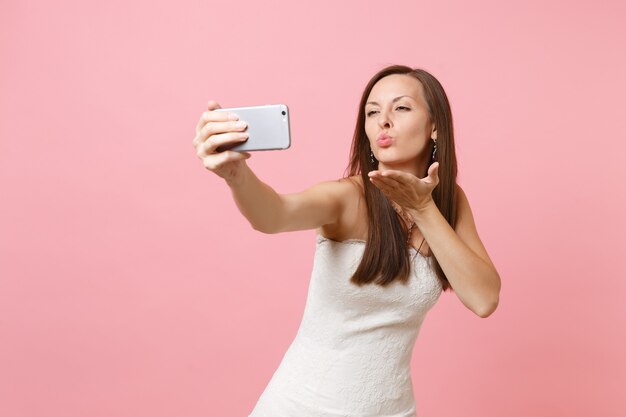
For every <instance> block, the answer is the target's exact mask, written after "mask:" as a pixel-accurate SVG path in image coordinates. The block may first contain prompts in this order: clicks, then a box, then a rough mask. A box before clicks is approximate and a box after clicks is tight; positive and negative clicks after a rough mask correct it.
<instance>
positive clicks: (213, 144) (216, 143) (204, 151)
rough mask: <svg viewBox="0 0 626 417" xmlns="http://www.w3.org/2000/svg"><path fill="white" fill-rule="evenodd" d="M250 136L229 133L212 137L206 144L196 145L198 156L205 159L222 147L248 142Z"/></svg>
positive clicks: (199, 143)
mask: <svg viewBox="0 0 626 417" xmlns="http://www.w3.org/2000/svg"><path fill="white" fill-rule="evenodd" d="M248 136H249V135H248V132H228V133H220V134H217V135H211V137H210V138H209V139H207V140H205V141H204V142H197V143H196V145H195V146H196V154H197V155H198V157H200V158H204V157H206V156H207V155H210V154H213V153H215V152H216V151H217V149H218V148H219V147H220V146H223V145H229V144H238V143H242V142H245V141H246V140H248Z"/></svg>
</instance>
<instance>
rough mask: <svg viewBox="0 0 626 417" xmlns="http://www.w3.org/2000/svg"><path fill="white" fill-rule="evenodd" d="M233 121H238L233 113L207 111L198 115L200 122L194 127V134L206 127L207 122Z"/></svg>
mask: <svg viewBox="0 0 626 417" xmlns="http://www.w3.org/2000/svg"><path fill="white" fill-rule="evenodd" d="M233 120H234V121H237V120H239V117H238V116H237V115H236V114H234V113H229V112H225V111H212V110H207V111H205V112H203V113H202V114H201V115H200V120H198V124H197V125H196V134H197V133H199V132H200V131H201V130H202V129H203V128H204V127H206V125H207V124H208V123H209V122H227V121H233Z"/></svg>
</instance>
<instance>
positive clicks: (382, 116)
mask: <svg viewBox="0 0 626 417" xmlns="http://www.w3.org/2000/svg"><path fill="white" fill-rule="evenodd" d="M378 126H380V128H381V129H388V128H390V127H391V118H390V117H389V114H388V113H387V111H385V110H381V111H380V113H379V115H378Z"/></svg>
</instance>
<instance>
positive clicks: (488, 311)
mask: <svg viewBox="0 0 626 417" xmlns="http://www.w3.org/2000/svg"><path fill="white" fill-rule="evenodd" d="M499 302H500V298H499V297H497V298H496V299H495V300H493V301H491V302H489V303H486V304H484V305H483V306H482V307H481V308H479V309H477V310H476V311H475V313H476V315H478V317H480V318H483V319H486V318H487V317H489V316H491V315H492V314H493V312H494V311H496V309H497V308H498V303H499Z"/></svg>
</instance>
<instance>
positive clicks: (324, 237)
mask: <svg viewBox="0 0 626 417" xmlns="http://www.w3.org/2000/svg"><path fill="white" fill-rule="evenodd" d="M316 235H317V237H318V240H328V241H329V242H333V243H340V244H348V245H349V244H363V245H364V244H366V243H367V241H365V240H362V239H345V240H335V239H331V238H329V237H326V236H322V235H321V234H319V233H316ZM409 251H410V252H415V254H416V255H418V254H419V255H420V256H421V257H422V258H424V259H427V257H426V256H424V254H423V253H422V252H420V251H418V250H417V249H415V248H414V247H413V246H409Z"/></svg>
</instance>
